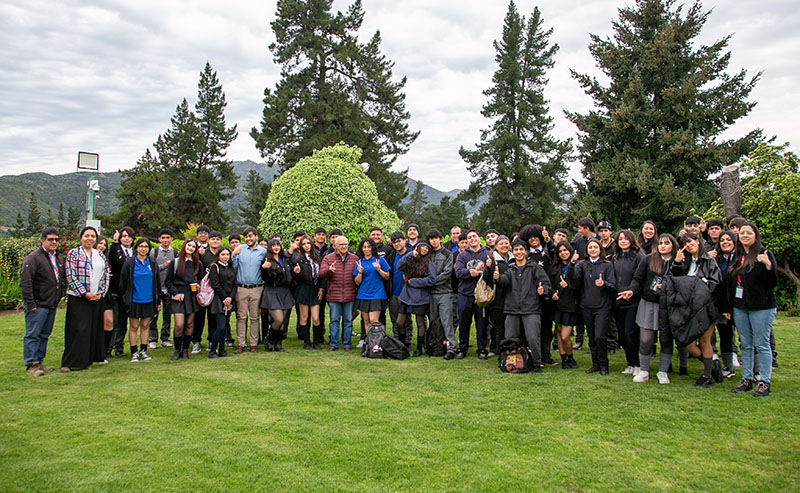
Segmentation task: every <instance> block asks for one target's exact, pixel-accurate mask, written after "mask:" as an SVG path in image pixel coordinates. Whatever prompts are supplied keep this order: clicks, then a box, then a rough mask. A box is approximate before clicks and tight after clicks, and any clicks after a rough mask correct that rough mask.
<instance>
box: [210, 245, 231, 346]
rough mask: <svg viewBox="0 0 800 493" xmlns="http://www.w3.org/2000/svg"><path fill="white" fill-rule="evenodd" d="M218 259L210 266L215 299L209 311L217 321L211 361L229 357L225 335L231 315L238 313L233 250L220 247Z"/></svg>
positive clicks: (212, 342)
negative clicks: (232, 259) (232, 257)
mask: <svg viewBox="0 0 800 493" xmlns="http://www.w3.org/2000/svg"><path fill="white" fill-rule="evenodd" d="M216 258H217V261H216V262H215V263H213V264H211V265H209V266H208V282H209V283H210V284H211V287H212V288H214V299H213V300H212V301H211V306H210V307H208V309H209V313H210V314H211V315H213V316H214V318H215V320H216V323H215V324H214V333H213V334H211V343H210V344H209V347H208V357H209V358H211V359H215V358H220V357H225V356H229V355H228V353H227V352H226V351H225V334H226V333H227V326H228V323H229V322H230V319H231V313H233V312H235V311H236V287H237V284H236V267H234V266H233V262H231V250H230V249H229V248H228V247H225V246H221V247H219V249H217V254H216Z"/></svg>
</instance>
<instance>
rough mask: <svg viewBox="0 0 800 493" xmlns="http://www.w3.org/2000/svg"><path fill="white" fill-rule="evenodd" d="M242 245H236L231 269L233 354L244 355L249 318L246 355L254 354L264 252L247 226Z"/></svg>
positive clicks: (256, 342) (252, 231)
mask: <svg viewBox="0 0 800 493" xmlns="http://www.w3.org/2000/svg"><path fill="white" fill-rule="evenodd" d="M243 236H244V242H245V245H244V246H242V245H239V246H238V247H236V249H235V250H234V251H233V266H234V267H235V268H236V283H237V285H238V288H237V289H236V341H237V344H238V347H237V348H236V351H235V353H236V354H241V353H242V351H244V339H245V332H246V330H247V318H248V316H249V317H250V352H251V353H255V352H257V351H258V349H257V348H258V328H259V327H260V325H259V321H258V317H259V314H260V312H261V309H260V307H259V301H261V291H262V290H263V289H264V280H263V279H262V278H261V264H262V263H263V262H264V257H266V256H267V251H266V250H265V249H264V248H262V247H260V246H258V245H257V242H258V232H257V231H256V228H253V227H250V226H248V227H247V228H245V229H244V233H243Z"/></svg>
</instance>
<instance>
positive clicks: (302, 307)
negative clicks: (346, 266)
mask: <svg viewBox="0 0 800 493" xmlns="http://www.w3.org/2000/svg"><path fill="white" fill-rule="evenodd" d="M321 260H322V259H321V258H320V256H319V250H317V248H316V247H315V246H314V242H313V240H312V239H311V237H310V236H308V235H303V237H302V238H300V248H298V249H297V250H295V251H294V252H293V253H292V257H291V263H292V265H293V267H292V274H293V275H294V280H295V282H296V283H297V287H296V288H295V291H294V299H295V301H296V302H297V307H298V311H299V317H298V318H299V322H300V338H301V339H303V349H316V350H318V349H320V344H322V343H323V340H322V339H323V337H324V332H323V330H322V325H321V322H320V305H321V300H322V298H323V296H324V295H325V288H324V287H325V280H324V279H322V278H320V277H319V264H320V261H321ZM309 315H310V318H311V325H312V327H313V332H312V334H313V336H314V339H313V344H312V340H311V335H312V334H309V330H308V326H309V323H308V319H309Z"/></svg>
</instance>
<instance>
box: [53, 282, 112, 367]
mask: <svg viewBox="0 0 800 493" xmlns="http://www.w3.org/2000/svg"><path fill="white" fill-rule="evenodd" d="M105 353H106V352H105V348H104V347H103V300H98V301H89V300H87V299H86V298H84V297H83V296H72V295H69V296H67V320H66V323H65V325H64V355H63V356H62V357H61V366H63V367H67V368H89V367H90V366H92V363H93V362H100V361H103V360H105Z"/></svg>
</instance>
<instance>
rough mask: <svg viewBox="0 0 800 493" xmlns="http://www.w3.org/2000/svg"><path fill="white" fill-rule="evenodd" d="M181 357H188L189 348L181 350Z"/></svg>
mask: <svg viewBox="0 0 800 493" xmlns="http://www.w3.org/2000/svg"><path fill="white" fill-rule="evenodd" d="M181 359H189V349H184V350H183V351H181Z"/></svg>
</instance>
